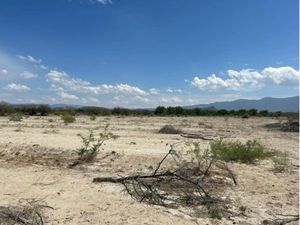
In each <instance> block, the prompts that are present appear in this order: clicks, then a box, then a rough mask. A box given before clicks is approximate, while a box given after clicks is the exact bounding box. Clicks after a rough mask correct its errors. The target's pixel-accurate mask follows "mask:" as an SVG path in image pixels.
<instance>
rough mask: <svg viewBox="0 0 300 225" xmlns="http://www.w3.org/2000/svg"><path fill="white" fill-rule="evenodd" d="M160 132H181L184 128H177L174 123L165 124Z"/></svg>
mask: <svg viewBox="0 0 300 225" xmlns="http://www.w3.org/2000/svg"><path fill="white" fill-rule="evenodd" d="M158 133H160V134H181V133H182V130H180V129H176V128H175V127H173V126H172V125H165V126H163V127H162V128H160V130H159V131H158Z"/></svg>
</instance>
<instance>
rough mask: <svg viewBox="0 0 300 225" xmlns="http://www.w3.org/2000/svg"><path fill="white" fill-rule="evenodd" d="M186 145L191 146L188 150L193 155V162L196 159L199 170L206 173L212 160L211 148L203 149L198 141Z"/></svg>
mask: <svg viewBox="0 0 300 225" xmlns="http://www.w3.org/2000/svg"><path fill="white" fill-rule="evenodd" d="M186 145H187V146H189V147H190V150H189V151H188V152H189V153H191V155H192V162H193V161H194V160H196V164H197V170H198V172H201V173H206V170H207V168H208V167H209V164H210V163H211V161H212V154H211V152H210V150H209V149H207V148H205V149H201V148H200V145H199V143H198V142H188V143H186Z"/></svg>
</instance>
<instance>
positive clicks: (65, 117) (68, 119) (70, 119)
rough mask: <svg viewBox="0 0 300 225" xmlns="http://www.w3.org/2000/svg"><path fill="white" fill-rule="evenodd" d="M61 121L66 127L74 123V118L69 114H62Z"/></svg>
mask: <svg viewBox="0 0 300 225" xmlns="http://www.w3.org/2000/svg"><path fill="white" fill-rule="evenodd" d="M61 119H62V120H63V121H64V123H65V124H66V125H68V124H69V123H73V122H75V121H76V119H75V116H73V115H70V114H64V115H62V116H61Z"/></svg>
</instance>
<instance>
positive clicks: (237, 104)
mask: <svg viewBox="0 0 300 225" xmlns="http://www.w3.org/2000/svg"><path fill="white" fill-rule="evenodd" d="M210 107H214V108H216V109H226V110H239V109H257V110H268V111H270V112H276V111H281V112H299V96H294V97H287V98H272V97H266V98H262V99H258V100H250V99H238V100H235V101H224V102H214V103H209V104H198V105H191V106H185V107H184V108H186V109H193V108H210Z"/></svg>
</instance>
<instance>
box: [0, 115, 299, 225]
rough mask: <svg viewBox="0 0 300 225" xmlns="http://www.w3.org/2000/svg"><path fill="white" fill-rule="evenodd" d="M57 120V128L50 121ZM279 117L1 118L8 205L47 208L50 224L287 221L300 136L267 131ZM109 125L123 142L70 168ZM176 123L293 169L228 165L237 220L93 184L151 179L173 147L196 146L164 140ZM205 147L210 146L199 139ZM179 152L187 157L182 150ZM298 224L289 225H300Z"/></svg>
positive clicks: (2, 197) (0, 157) (0, 183)
mask: <svg viewBox="0 0 300 225" xmlns="http://www.w3.org/2000/svg"><path fill="white" fill-rule="evenodd" d="M50 121H51V122H50ZM274 122H278V119H275V118H248V119H242V118H224V117H116V116H109V117H97V118H96V119H95V120H93V121H92V120H90V118H89V117H88V116H78V117H76V122H74V123H71V124H68V125H65V124H64V123H63V121H62V120H61V118H60V117H56V116H51V117H28V118H24V119H23V120H22V121H21V122H14V121H9V119H8V118H7V117H1V118H0V206H20V205H22V204H24V202H29V201H33V200H34V201H39V202H42V203H43V204H44V205H47V206H49V207H47V208H45V210H44V223H45V224H53V225H56V224H75V225H77V224H81V225H84V224H112V225H117V224H130V225H141V224H145V225H146V224H148V225H150V224H164V225H168V224H169V225H171V224H174V225H176V224H178V225H179V224H180V225H181V224H262V222H263V221H264V220H274V219H276V218H287V216H288V215H296V214H298V210H299V203H298V199H299V192H298V190H299V154H298V153H299V152H298V150H299V136H298V135H299V133H296V132H282V131H278V130H272V129H269V128H266V127H264V125H265V124H269V123H274ZM106 124H109V131H110V132H112V133H114V134H116V135H118V136H119V138H118V139H116V140H109V141H107V142H105V144H104V145H103V150H102V151H101V152H100V153H99V154H98V156H97V160H96V161H95V162H93V163H89V164H86V165H79V166H78V167H74V168H72V169H70V168H67V163H68V160H69V159H70V158H71V157H72V156H73V155H74V153H75V152H76V150H77V149H78V148H79V147H80V146H81V139H80V138H79V136H78V134H87V133H88V130H89V129H96V131H97V132H98V131H99V132H101V131H102V130H103V128H104V127H105V125H106ZM166 124H171V125H173V126H175V127H177V128H180V129H182V130H184V131H186V132H193V133H202V134H205V135H209V136H210V137H213V138H219V137H222V138H223V139H228V140H240V141H242V142H245V141H247V140H254V139H256V140H258V141H260V142H261V143H262V144H263V145H264V146H265V147H266V148H267V149H269V150H272V151H274V150H276V151H278V152H282V153H286V155H287V158H288V165H287V167H288V169H287V170H286V171H284V172H280V173H277V172H274V170H273V167H274V166H273V162H272V160H271V159H265V160H262V161H259V162H257V163H255V164H243V163H228V166H229V167H230V169H231V170H232V171H233V172H234V174H235V176H236V179H237V183H238V184H237V185H231V186H226V187H225V186H224V190H222V192H223V193H224V196H229V197H230V198H231V199H232V201H233V202H234V204H235V205H234V207H243V209H244V213H242V214H239V215H234V216H232V217H231V218H221V219H216V218H210V216H209V215H206V214H205V213H203V214H200V215H199V216H195V215H193V214H189V213H188V212H186V211H182V210H179V209H171V208H166V207H163V206H154V205H149V204H145V203H143V202H138V201H136V200H134V199H132V198H131V197H130V196H129V195H128V194H127V193H126V192H125V191H124V190H123V189H124V188H123V186H122V185H120V184H113V183H93V182H92V180H93V178H95V177H98V176H125V175H132V174H136V173H148V172H149V171H151V169H153V168H154V167H155V166H156V165H157V163H158V162H159V161H160V159H161V158H162V157H163V156H164V155H165V154H166V153H167V152H168V151H169V149H170V145H172V144H174V143H184V142H186V141H191V140H190V139H187V138H184V137H182V136H180V135H179V134H160V133H158V130H159V129H160V128H161V127H162V126H164V125H166ZM193 141H198V142H199V143H200V146H201V148H208V147H209V141H208V140H201V139H195V140H193ZM176 151H178V152H182V153H183V152H185V151H186V146H185V145H184V144H179V145H178V147H176ZM297 223H298V222H292V223H289V224H297Z"/></svg>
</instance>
